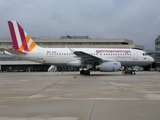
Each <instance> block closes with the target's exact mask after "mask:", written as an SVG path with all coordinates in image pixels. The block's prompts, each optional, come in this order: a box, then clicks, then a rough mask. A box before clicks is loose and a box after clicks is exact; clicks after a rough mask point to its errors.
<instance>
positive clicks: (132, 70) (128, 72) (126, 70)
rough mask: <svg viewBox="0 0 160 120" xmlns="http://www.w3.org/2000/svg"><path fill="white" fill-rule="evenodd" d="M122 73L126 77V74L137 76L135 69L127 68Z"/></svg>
mask: <svg viewBox="0 0 160 120" xmlns="http://www.w3.org/2000/svg"><path fill="white" fill-rule="evenodd" d="M122 73H123V74H124V75H125V74H132V75H135V74H136V72H135V70H134V69H133V67H128V66H127V67H125V68H124V70H122Z"/></svg>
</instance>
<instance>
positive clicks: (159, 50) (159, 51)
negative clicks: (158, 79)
mask: <svg viewBox="0 0 160 120" xmlns="http://www.w3.org/2000/svg"><path fill="white" fill-rule="evenodd" d="M155 52H156V55H155V62H156V66H158V67H159V68H160V35H159V36H158V37H157V38H156V40H155Z"/></svg>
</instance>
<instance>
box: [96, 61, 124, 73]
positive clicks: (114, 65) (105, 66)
mask: <svg viewBox="0 0 160 120" xmlns="http://www.w3.org/2000/svg"><path fill="white" fill-rule="evenodd" d="M120 68H121V63H120V62H103V63H101V64H100V65H99V69H100V71H104V72H112V71H117V70H119V69H120Z"/></svg>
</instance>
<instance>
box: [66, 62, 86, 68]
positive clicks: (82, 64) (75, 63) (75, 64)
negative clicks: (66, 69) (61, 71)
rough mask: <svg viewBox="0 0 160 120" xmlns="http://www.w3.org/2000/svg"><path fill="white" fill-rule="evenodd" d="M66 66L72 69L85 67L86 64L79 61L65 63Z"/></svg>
mask: <svg viewBox="0 0 160 120" xmlns="http://www.w3.org/2000/svg"><path fill="white" fill-rule="evenodd" d="M67 65H69V66H73V67H86V66H87V65H86V64H84V63H82V62H80V61H72V62H69V63H67Z"/></svg>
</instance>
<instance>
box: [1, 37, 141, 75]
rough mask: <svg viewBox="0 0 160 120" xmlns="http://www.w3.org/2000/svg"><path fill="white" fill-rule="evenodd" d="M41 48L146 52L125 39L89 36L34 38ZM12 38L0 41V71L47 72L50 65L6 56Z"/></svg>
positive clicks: (59, 68)
mask: <svg viewBox="0 0 160 120" xmlns="http://www.w3.org/2000/svg"><path fill="white" fill-rule="evenodd" d="M32 39H33V40H34V41H35V42H36V43H37V44H38V45H39V46H41V47H48V48H64V47H66V46H67V47H68V48H133V49H140V50H144V46H141V45H136V44H134V43H133V41H132V40H129V39H124V38H106V39H101V38H96V39H93V38H89V37H88V36H61V37H60V38H32ZM12 46H13V45H12V40H11V39H10V38H4V39H0V70H3V71H10V72H12V71H14V72H25V71H30V72H32V71H47V70H48V68H49V67H50V65H44V64H41V63H36V62H31V61H26V60H23V59H19V58H14V57H11V56H8V55H4V54H3V51H4V49H9V48H12ZM57 70H58V71H75V70H78V68H74V67H66V66H57Z"/></svg>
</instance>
